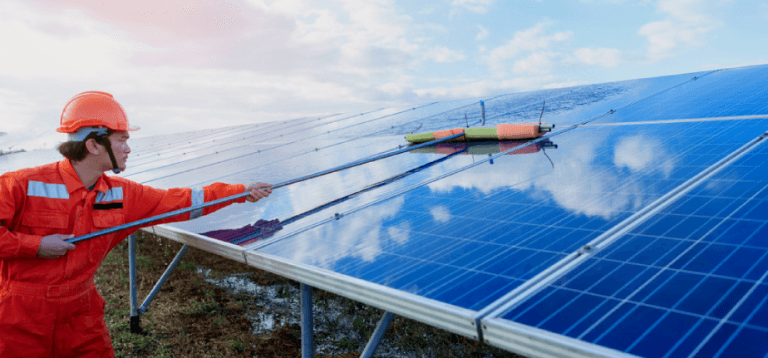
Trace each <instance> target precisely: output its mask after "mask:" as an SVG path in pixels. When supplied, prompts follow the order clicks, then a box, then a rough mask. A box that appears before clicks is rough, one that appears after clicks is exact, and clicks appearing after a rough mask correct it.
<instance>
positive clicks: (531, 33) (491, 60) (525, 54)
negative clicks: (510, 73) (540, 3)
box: [483, 22, 573, 76]
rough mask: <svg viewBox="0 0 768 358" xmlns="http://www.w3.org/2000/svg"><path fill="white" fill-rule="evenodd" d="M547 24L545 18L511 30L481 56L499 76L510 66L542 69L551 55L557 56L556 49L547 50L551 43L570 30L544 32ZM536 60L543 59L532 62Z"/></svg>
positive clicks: (564, 38)
mask: <svg viewBox="0 0 768 358" xmlns="http://www.w3.org/2000/svg"><path fill="white" fill-rule="evenodd" d="M549 24H550V23H549V22H542V23H539V24H537V25H536V26H534V27H531V28H529V29H526V30H523V31H517V32H515V34H514V36H513V37H512V39H510V40H509V41H507V43H506V44H504V45H502V46H498V47H496V48H493V49H492V50H490V51H489V53H488V55H486V56H484V57H483V59H484V60H485V61H486V62H487V63H488V65H489V66H490V68H491V71H492V72H494V73H497V74H499V75H502V76H503V75H504V74H506V72H507V69H508V68H510V67H512V69H513V70H514V71H515V72H521V71H523V72H524V71H526V70H528V69H532V70H534V72H535V73H545V72H546V71H548V70H549V69H550V68H551V66H552V62H553V57H555V56H558V54H557V53H556V52H553V51H551V48H552V45H553V44H559V43H562V42H565V41H567V40H568V39H570V38H571V36H572V35H573V33H572V32H571V31H560V32H556V33H554V34H551V35H547V34H544V30H545V28H546V27H548V26H549ZM539 60H541V61H544V63H540V64H537V63H535V61H539ZM510 62H512V63H510Z"/></svg>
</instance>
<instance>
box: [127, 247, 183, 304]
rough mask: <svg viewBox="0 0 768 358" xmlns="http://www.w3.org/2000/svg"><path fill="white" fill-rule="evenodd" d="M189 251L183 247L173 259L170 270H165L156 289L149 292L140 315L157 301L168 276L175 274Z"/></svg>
mask: <svg viewBox="0 0 768 358" xmlns="http://www.w3.org/2000/svg"><path fill="white" fill-rule="evenodd" d="M187 250H189V245H186V244H185V245H184V246H182V247H181V250H179V253H178V254H176V257H174V258H173V261H171V264H170V265H168V268H167V269H165V272H163V275H162V276H160V280H158V281H157V283H156V284H155V287H153V288H152V291H150V292H149V295H147V298H146V299H144V303H142V304H141V307H139V310H138V311H139V314H140V315H141V314H144V313H145V312H147V309H148V307H149V304H150V303H152V300H153V299H155V295H157V293H158V292H160V288H161V287H163V284H164V283H165V281H166V280H168V276H170V275H171V272H173V269H175V268H176V266H178V265H179V263H180V262H181V259H183V258H184V255H186V254H187Z"/></svg>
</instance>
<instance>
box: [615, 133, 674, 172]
mask: <svg viewBox="0 0 768 358" xmlns="http://www.w3.org/2000/svg"><path fill="white" fill-rule="evenodd" d="M613 163H614V164H615V165H616V166H617V167H619V168H621V167H626V168H628V169H629V170H631V171H633V172H639V171H643V170H655V169H659V170H661V171H663V172H664V173H665V174H666V175H668V174H669V173H670V172H671V171H672V169H674V166H675V165H674V161H673V160H672V159H671V156H670V155H669V153H667V151H666V150H665V149H664V147H663V146H662V145H661V143H660V142H659V141H658V140H656V139H652V138H647V137H645V136H642V135H637V136H632V137H625V138H622V139H621V141H619V143H617V144H616V147H615V148H614V156H613Z"/></svg>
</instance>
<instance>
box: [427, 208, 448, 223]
mask: <svg viewBox="0 0 768 358" xmlns="http://www.w3.org/2000/svg"><path fill="white" fill-rule="evenodd" d="M429 214H430V215H432V219H433V220H435V221H437V222H439V223H447V222H449V221H451V212H450V211H449V210H448V208H446V207H445V206H443V205H438V206H434V207H432V208H430V209H429Z"/></svg>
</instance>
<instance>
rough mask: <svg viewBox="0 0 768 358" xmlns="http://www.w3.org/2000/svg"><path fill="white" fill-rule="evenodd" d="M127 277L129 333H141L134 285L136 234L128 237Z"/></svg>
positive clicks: (136, 286) (135, 285)
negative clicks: (129, 292)
mask: <svg viewBox="0 0 768 358" xmlns="http://www.w3.org/2000/svg"><path fill="white" fill-rule="evenodd" d="M128 276H129V278H130V281H129V284H128V286H129V289H130V291H131V333H134V334H136V333H142V331H141V316H140V315H139V303H138V299H137V293H136V291H137V290H138V285H137V284H136V234H135V233H134V234H131V236H128Z"/></svg>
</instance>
